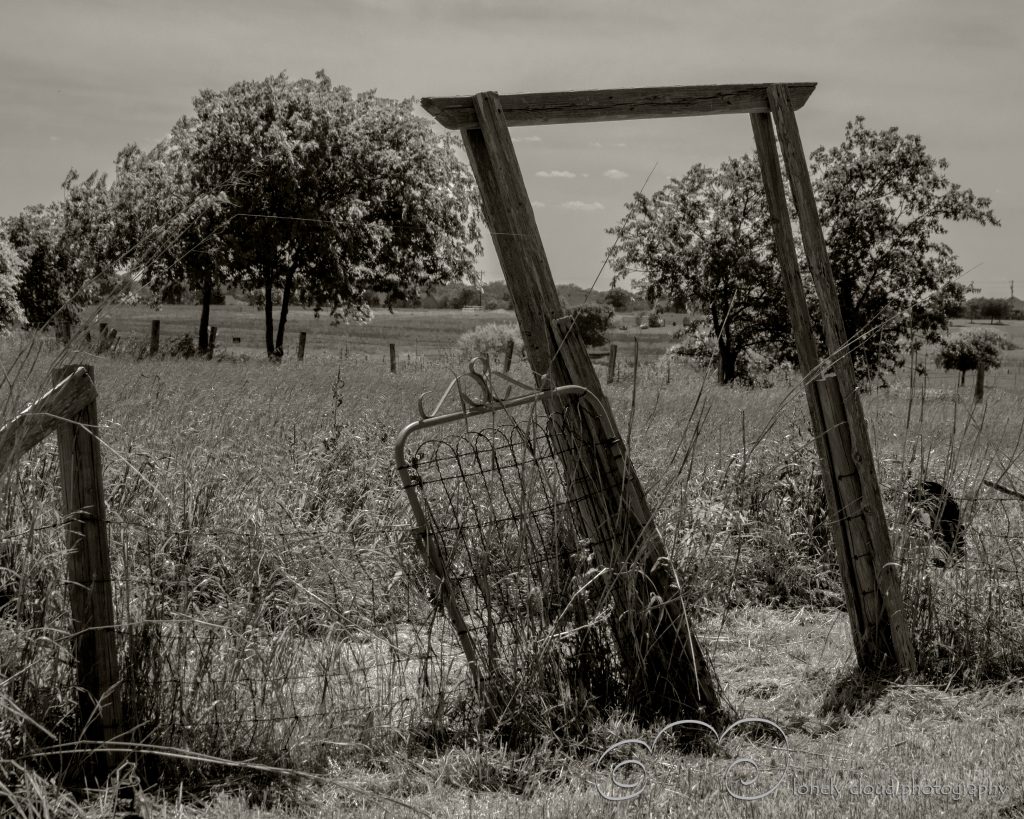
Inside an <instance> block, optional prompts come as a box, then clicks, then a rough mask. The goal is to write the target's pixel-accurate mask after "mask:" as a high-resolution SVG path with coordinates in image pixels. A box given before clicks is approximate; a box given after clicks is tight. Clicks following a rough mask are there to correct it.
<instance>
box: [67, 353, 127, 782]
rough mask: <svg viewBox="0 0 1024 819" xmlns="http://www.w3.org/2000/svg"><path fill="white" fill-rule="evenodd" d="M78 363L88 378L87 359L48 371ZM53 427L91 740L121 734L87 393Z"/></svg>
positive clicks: (99, 482) (109, 762)
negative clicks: (85, 400)
mask: <svg viewBox="0 0 1024 819" xmlns="http://www.w3.org/2000/svg"><path fill="white" fill-rule="evenodd" d="M83 369H84V370H85V371H86V372H87V375H88V378H89V380H90V382H91V381H92V380H93V369H92V367H91V366H86V367H62V368H60V369H58V370H57V371H56V372H55V373H54V381H55V382H57V383H60V382H62V381H63V380H64V379H65V378H67V377H68V376H69V375H72V374H74V373H76V372H78V371H80V370H83ZM56 431H57V451H58V455H59V458H60V472H61V483H62V485H63V489H64V515H65V527H66V532H67V546H68V598H69V599H70V602H71V622H72V627H73V631H74V653H75V659H76V664H77V666H78V685H79V712H80V718H81V720H82V729H83V733H84V735H85V737H86V739H89V740H92V741H94V742H103V741H111V740H115V739H123V737H122V736H121V734H122V715H121V694H120V675H119V673H118V666H117V648H116V645H115V642H114V628H113V626H114V601H113V596H112V591H111V584H110V550H109V544H108V540H107V515H106V505H105V503H104V498H103V467H102V462H101V458H100V444H99V439H98V437H97V436H98V433H99V423H98V412H97V408H96V400H95V395H94V397H93V400H92V401H90V402H89V403H88V404H86V405H85V406H84V407H83V408H82V409H80V410H79V411H78V412H77V413H75V414H74V415H71V416H69V417H68V420H67V421H61V422H59V423H58V424H57V430H56ZM118 756H119V755H118V754H116V753H104V754H100V755H99V756H98V757H97V763H98V765H99V767H100V769H101V772H102V773H106V772H107V771H109V770H111V768H112V767H113V766H115V765H116V764H117V761H118Z"/></svg>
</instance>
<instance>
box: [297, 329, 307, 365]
mask: <svg viewBox="0 0 1024 819" xmlns="http://www.w3.org/2000/svg"><path fill="white" fill-rule="evenodd" d="M305 356H306V334H305V333H304V332H303V333H299V349H298V352H297V353H296V357H297V358H298V359H299V361H302V359H303V358H305Z"/></svg>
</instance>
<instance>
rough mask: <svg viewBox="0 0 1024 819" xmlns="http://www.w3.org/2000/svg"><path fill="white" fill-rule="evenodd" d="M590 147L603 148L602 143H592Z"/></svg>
mask: <svg viewBox="0 0 1024 819" xmlns="http://www.w3.org/2000/svg"><path fill="white" fill-rule="evenodd" d="M590 147H591V148H600V147H601V143H600V142H591V143H590Z"/></svg>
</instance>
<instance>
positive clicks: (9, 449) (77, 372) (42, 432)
mask: <svg viewBox="0 0 1024 819" xmlns="http://www.w3.org/2000/svg"><path fill="white" fill-rule="evenodd" d="M95 400H96V388H95V387H94V386H93V383H92V378H90V376H89V373H88V371H87V370H86V369H85V368H84V367H78V368H75V369H73V370H72V371H71V372H70V373H69V374H68V375H67V376H66V377H64V378H62V379H61V380H60V381H59V383H57V384H56V386H54V387H53V389H51V390H50V391H49V392H48V393H46V394H45V395H43V397H42V398H40V399H39V400H38V401H35V402H33V403H32V404H31V405H29V406H28V407H27V408H26V409H24V410H23V411H22V412H20V413H19V414H18V415H17V416H15V417H14V418H13V419H12V420H11V421H9V422H8V423H6V424H4V426H3V427H0V474H2V473H3V472H4V471H6V470H7V469H9V468H10V467H12V466H13V465H14V464H15V463H16V462H17V460H18V458H20V457H21V456H22V455H23V454H24V453H25V452H27V451H28V450H30V449H31V448H32V447H34V446H35V445H36V444H38V443H40V442H41V441H42V440H43V439H44V438H46V436H47V435H49V434H50V433H51V432H53V431H54V430H55V429H56V428H57V424H58V423H59V422H60V420H61V419H64V418H74V417H76V416H77V415H78V413H79V412H81V411H82V409H84V408H85V407H86V406H88V405H89V404H91V403H92V402H94V401H95Z"/></svg>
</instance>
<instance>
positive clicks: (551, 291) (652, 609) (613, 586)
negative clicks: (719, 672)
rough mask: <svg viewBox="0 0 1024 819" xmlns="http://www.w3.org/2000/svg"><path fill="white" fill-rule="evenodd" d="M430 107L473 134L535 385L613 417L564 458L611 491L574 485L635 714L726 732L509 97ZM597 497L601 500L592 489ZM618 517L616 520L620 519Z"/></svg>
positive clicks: (474, 158) (469, 138) (587, 427)
mask: <svg viewBox="0 0 1024 819" xmlns="http://www.w3.org/2000/svg"><path fill="white" fill-rule="evenodd" d="M553 96H556V97H571V96H572V95H553ZM450 102H454V103H455V104H456V105H458V106H459V117H458V118H456V119H451V118H447V117H442V116H440V115H439V114H438V111H439V110H441V109H443V108H444V107H445V106H446V105H447V104H448V103H450ZM423 105H424V107H425V108H426V109H427V110H428V111H430V112H431V113H434V114H435V116H438V118H439V119H441V121H442V123H443V124H445V125H447V126H448V127H457V128H459V129H460V131H461V133H462V139H463V143H464V144H465V146H466V151H467V153H468V154H469V158H470V163H471V165H472V167H473V172H474V175H475V177H476V180H477V184H478V185H479V188H480V193H481V198H482V203H483V211H484V216H485V219H486V223H487V225H488V226H489V228H490V230H491V235H492V239H493V241H494V246H495V249H496V251H497V255H498V259H499V261H500V263H501V268H502V271H503V272H504V274H505V280H506V282H507V284H508V288H509V294H510V296H511V300H512V305H513V308H514V309H515V312H516V316H517V318H518V320H519V326H520V329H521V330H522V334H523V344H524V348H525V350H526V354H527V356H528V358H529V360H530V366H531V368H532V370H533V371H534V373H535V377H536V378H537V379H540V377H541V376H542V375H546V376H548V378H549V379H550V384H551V386H560V385H567V384H577V385H580V386H583V387H585V388H586V389H588V390H589V391H590V392H592V393H593V394H594V395H595V396H596V397H597V398H598V399H599V400H600V401H601V403H602V404H603V406H604V407H605V409H606V412H607V415H606V416H605V417H604V418H603V419H601V421H600V423H598V422H597V421H595V420H587V419H581V421H580V423H581V424H582V425H583V428H582V429H581V431H580V432H581V434H582V435H583V436H584V440H585V441H589V442H591V443H588V444H585V445H584V446H582V447H580V448H579V450H576V451H573V452H572V453H569V452H567V453H565V454H564V456H563V457H565V458H566V459H567V468H569V469H574V470H577V469H580V470H582V473H583V474H589V475H592V476H595V479H596V476H603V478H604V480H603V481H602V482H603V483H606V486H607V491H608V495H607V496H606V495H605V494H604V493H603V492H602V493H598V494H600V495H601V497H599V498H597V497H593V493H592V492H590V493H588V492H587V491H586V490H585V489H584V488H583V487H582V486H579V485H578V484H581V483H584V482H581V481H573V482H572V489H571V491H572V492H573V493H577V495H576V498H575V500H576V502H577V504H578V507H579V509H580V512H581V515H582V516H583V519H584V524H585V528H586V529H587V532H586V534H587V536H588V537H589V538H590V539H591V541H592V542H593V543H594V550H595V557H596V558H597V560H598V562H599V563H600V564H601V565H602V566H605V567H608V568H611V569H612V574H613V576H614V579H613V580H611V581H609V592H610V593H611V595H612V598H613V601H614V602H613V604H614V607H615V613H614V616H613V617H612V620H611V624H610V625H611V627H612V629H613V630H614V632H615V634H616V643H617V645H618V647H619V652H620V654H621V662H622V665H623V668H625V669H628V674H630V675H631V679H629V680H628V681H627V683H628V685H629V694H630V697H631V703H630V704H631V706H632V707H633V708H635V709H636V711H637V713H638V714H639V715H641V718H643V719H645V720H654V719H659V718H660V719H666V718H667V719H677V718H680V717H684V716H697V715H700V716H701V718H702V719H705V720H708V721H710V722H718V721H721V719H722V718H723V715H724V711H723V706H722V703H721V701H720V699H719V696H718V690H717V683H716V680H715V677H714V672H713V670H712V668H711V664H710V663H709V661H708V660H707V658H706V657H705V655H704V652H703V650H702V648H701V646H700V643H699V641H698V640H697V637H696V635H695V634H693V631H692V626H691V618H690V617H689V616H688V614H687V612H686V608H685V606H684V604H683V600H682V596H681V594H680V590H679V588H678V579H677V577H676V574H675V571H674V569H673V567H672V565H671V561H669V560H668V559H667V556H666V549H665V545H664V542H663V541H662V539H661V536H660V534H659V533H658V531H657V529H656V527H655V526H654V525H653V524H652V512H651V509H650V507H649V506H648V503H647V498H646V494H645V492H644V490H643V487H642V485H641V483H640V480H639V478H638V477H637V475H636V473H635V471H634V469H633V466H632V463H631V461H630V459H629V454H628V452H626V451H625V448H624V447H623V446H622V444H621V438H620V436H619V434H618V430H617V428H616V425H615V421H614V417H613V416H612V414H611V411H610V406H609V404H608V401H607V398H606V397H605V396H604V393H603V391H602V389H601V384H600V381H599V379H598V378H597V375H596V373H595V372H594V368H593V366H592V364H591V362H590V357H589V355H588V354H587V349H586V346H585V345H584V344H583V341H582V339H581V338H580V336H579V333H578V332H577V331H576V329H575V327H574V324H573V321H572V319H571V318H570V317H568V316H564V315H563V310H562V307H561V304H560V302H559V298H558V293H557V291H556V289H555V284H554V280H553V278H552V275H551V270H550V267H549V265H548V261H547V256H546V255H545V252H544V247H543V244H542V242H541V239H540V234H539V231H538V229H537V223H536V219H535V218H534V215H533V209H532V207H531V206H530V200H529V197H528V195H527V191H526V186H525V184H524V182H523V177H522V172H521V170H520V168H519V163H518V160H517V159H516V155H515V149H514V147H513V145H512V139H511V137H510V135H509V132H508V124H507V122H506V120H505V115H504V113H503V110H502V105H501V102H500V100H499V98H498V95H497V94H494V93H492V92H487V93H483V94H477V95H475V96H474V97H472V98H454V100H423ZM581 108H582V110H581V111H580V112H579V116H578V118H579V119H583V120H584V121H585V119H586V113H587V112H588V111H589V109H588V108H586V107H585V106H583V107H581ZM530 113H531V115H532V116H533V117H534V120H533V121H532V122H533V124H538V123H540V122H545V121H550V120H551V118H550V117H545V116H544V115H543V114H542V113H538V112H537V111H535V110H531V112H530ZM446 120H447V121H446ZM563 121H564V120H563ZM523 124H526V123H523ZM550 401H551V404H552V405H551V406H549V407H548V411H549V412H555V413H557V412H560V411H561V409H562V405H561V403H560V402H559V401H558V400H557V399H550ZM609 442H611V443H609ZM579 461H583V462H584V463H583V465H582V466H580V465H579V463H578V462H579ZM588 486H590V487H591V489H592V487H593V484H588ZM578 493H583V494H582V495H579V494H578ZM608 509H614V510H617V511H616V513H615V514H614V515H612V516H611V519H609V516H608V513H607V510H608Z"/></svg>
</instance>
